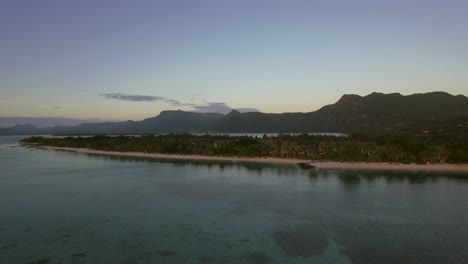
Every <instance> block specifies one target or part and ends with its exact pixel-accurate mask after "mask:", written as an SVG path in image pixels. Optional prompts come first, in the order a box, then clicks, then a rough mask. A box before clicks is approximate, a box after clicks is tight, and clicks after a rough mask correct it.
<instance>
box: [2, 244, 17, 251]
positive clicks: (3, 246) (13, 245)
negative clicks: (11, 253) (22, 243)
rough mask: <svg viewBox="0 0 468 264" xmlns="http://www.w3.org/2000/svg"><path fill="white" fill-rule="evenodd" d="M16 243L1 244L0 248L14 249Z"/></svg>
mask: <svg viewBox="0 0 468 264" xmlns="http://www.w3.org/2000/svg"><path fill="white" fill-rule="evenodd" d="M16 246H17V245H16V243H12V244H7V245H2V246H0V250H10V249H15V248H16Z"/></svg>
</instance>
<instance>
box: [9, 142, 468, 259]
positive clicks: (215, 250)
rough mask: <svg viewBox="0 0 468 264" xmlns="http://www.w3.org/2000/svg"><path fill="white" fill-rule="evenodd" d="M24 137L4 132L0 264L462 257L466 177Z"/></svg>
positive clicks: (466, 253)
mask: <svg viewBox="0 0 468 264" xmlns="http://www.w3.org/2000/svg"><path fill="white" fill-rule="evenodd" d="M19 138H20V137H0V263H37V264H45V263H55V264H58V263H62V264H64V263H121V264H124V263H125V264H130V263H337V264H340V263H343V264H344V263H437V264H440V263H468V250H467V248H468V180H466V179H464V178H463V176H466V175H443V174H438V175H434V174H415V173H410V172H409V173H393V172H373V173H370V172H352V171H317V172H316V171H309V170H302V169H300V168H298V167H295V166H269V165H253V164H239V163H193V162H192V163H191V162H169V161H160V162H158V161H151V160H142V159H121V158H111V157H106V156H92V155H84V154H76V153H71V152H64V151H45V150H35V149H29V148H23V147H17V145H16V142H17V140H18V139H19ZM448 176H449V177H448Z"/></svg>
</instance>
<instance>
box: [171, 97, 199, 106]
mask: <svg viewBox="0 0 468 264" xmlns="http://www.w3.org/2000/svg"><path fill="white" fill-rule="evenodd" d="M164 102H166V103H168V104H170V105H172V106H194V104H190V103H183V102H181V101H179V100H175V99H168V98H166V99H164Z"/></svg>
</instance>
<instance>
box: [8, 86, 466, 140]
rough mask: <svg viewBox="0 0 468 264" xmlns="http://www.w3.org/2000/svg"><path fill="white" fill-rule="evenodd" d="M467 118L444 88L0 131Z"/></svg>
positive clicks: (355, 125) (404, 123)
mask: <svg viewBox="0 0 468 264" xmlns="http://www.w3.org/2000/svg"><path fill="white" fill-rule="evenodd" d="M466 122H468V97H466V96H463V95H456V96H455V95H451V94H448V93H445V92H431V93H424V94H413V95H407V96H404V95H401V94H399V93H391V94H382V93H371V94H369V95H367V96H359V95H347V94H345V95H343V96H342V97H341V98H340V99H339V100H338V101H337V102H336V103H334V104H330V105H326V106H324V107H322V108H320V109H319V110H317V111H314V112H307V113H282V114H272V113H261V112H248V113H240V112H238V111H235V110H233V111H231V112H230V113H229V114H227V115H223V114H219V113H195V112H186V111H181V110H177V111H163V112H161V113H160V114H159V115H158V116H155V117H150V118H147V119H144V120H141V121H123V122H103V123H82V124H80V125H77V126H54V127H45V128H37V127H35V126H33V125H30V124H23V125H15V126H12V127H10V128H1V129H0V135H26V134H147V133H171V132H209V131H210V132H229V133H236V132H242V133H249V132H251V133H254V132H257V133H264V132H265V133H266V132H343V133H347V132H354V131H366V130H376V129H377V130H384V129H401V128H430V127H436V126H443V125H451V124H460V123H466Z"/></svg>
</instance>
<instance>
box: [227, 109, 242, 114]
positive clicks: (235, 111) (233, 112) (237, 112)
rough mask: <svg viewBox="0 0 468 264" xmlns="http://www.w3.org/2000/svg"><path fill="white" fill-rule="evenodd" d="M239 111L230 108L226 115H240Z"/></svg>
mask: <svg viewBox="0 0 468 264" xmlns="http://www.w3.org/2000/svg"><path fill="white" fill-rule="evenodd" d="M240 114H241V112H239V111H237V110H236V109H232V110H231V112H229V113H228V114H227V115H226V116H234V115H240Z"/></svg>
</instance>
